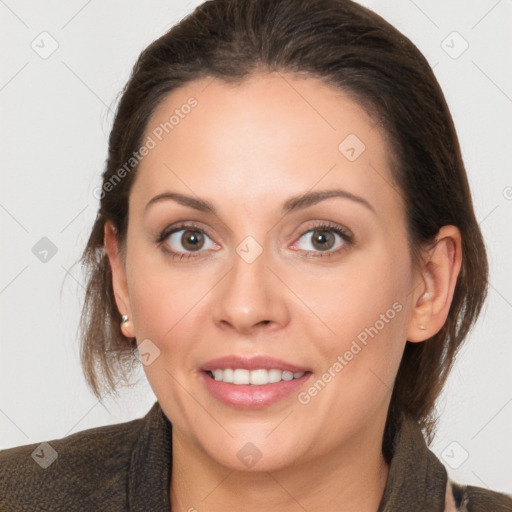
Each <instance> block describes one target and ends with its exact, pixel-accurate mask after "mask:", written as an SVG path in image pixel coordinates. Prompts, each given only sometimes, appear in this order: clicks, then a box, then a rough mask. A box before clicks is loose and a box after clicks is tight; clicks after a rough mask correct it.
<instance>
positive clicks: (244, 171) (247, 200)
mask: <svg viewBox="0 0 512 512" xmlns="http://www.w3.org/2000/svg"><path fill="white" fill-rule="evenodd" d="M149 139H151V141H152V142H151V146H152V149H151V150H150V151H149V152H148V153H147V155H146V156H144V158H143V159H142V160H141V162H140V164H139V167H138V170H137V178H136V180H135V184H134V187H133V190H132V194H131V196H133V198H132V197H131V198H130V201H131V202H133V203H134V206H136V205H137V204H139V203H142V202H143V201H147V200H149V199H150V198H151V197H153V196H154V195H157V194H159V193H162V192H163V191H165V190H170V191H179V192H182V193H186V194H192V195H197V196H199V197H202V198H208V199H211V201H212V202H213V203H215V204H219V207H220V208H222V206H223V203H224V204H233V205H236V204H237V203H238V204H240V205H241V206H243V208H244V209H245V211H246V212H249V211H252V210H253V209H257V208H258V205H259V204H261V200H263V199H265V200H266V201H268V202H269V203H275V204H281V203H282V202H283V199H285V198H286V197H288V196H292V195H297V194H300V193H304V192H306V191H308V190H312V189H327V188H339V187H342V188H344V189H346V190H347V191H349V192H351V193H354V194H358V195H364V197H365V198H366V199H368V201H369V202H371V203H372V204H373V205H374V207H375V208H376V209H381V210H382V211H385V210H386V209H389V208H395V209H396V208H397V206H398V203H399V202H400V198H399V194H397V188H396V187H395V186H393V185H392V183H393V179H392V177H391V173H390V164H389V162H390V160H391V159H390V154H389V148H388V146H387V144H386V142H385V140H384V138H383V136H382V133H381V131H380V128H379V127H378V126H377V125H376V122H375V121H374V120H373V119H372V118H371V117H370V116H369V115H368V114H367V113H366V111H365V110H364V109H363V108H362V107H361V106H360V105H359V104H358V103H356V102H355V101H354V100H352V99H351V98H350V97H349V96H348V95H347V94H346V93H345V92H343V91H341V90H339V89H336V88H333V87H331V86H329V85H327V84H325V83H323V82H321V81H320V80H317V79H315V78H312V77H307V78H297V77H296V76H291V75H289V74H288V75H287V74H283V73H268V74H257V75H253V76H251V77H250V78H248V79H246V80H244V81H243V82H241V83H237V84H229V83H226V82H224V81H221V80H219V79H212V78H205V79H201V80H197V81H194V82H190V83H189V84H187V85H185V86H183V87H181V88H179V89H177V90H175V91H173V92H172V93H170V94H169V95H168V96H167V97H166V98H165V99H164V100H163V101H162V102H161V103H160V105H159V106H158V108H157V109H156V110H155V112H154V113H153V115H152V117H151V118H150V120H149V122H148V124H147V127H146V131H145V136H144V140H145V141H149ZM148 145H149V144H148ZM132 199H133V201H132ZM139 206H140V205H139Z"/></svg>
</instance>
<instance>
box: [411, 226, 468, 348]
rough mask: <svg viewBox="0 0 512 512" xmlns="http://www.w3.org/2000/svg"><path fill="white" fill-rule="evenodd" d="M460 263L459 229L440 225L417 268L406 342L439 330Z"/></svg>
mask: <svg viewBox="0 0 512 512" xmlns="http://www.w3.org/2000/svg"><path fill="white" fill-rule="evenodd" d="M461 265H462V243H461V235H460V231H459V229H458V228H457V227H455V226H443V227H442V228H441V229H440V230H439V233H438V234H437V236H436V241H435V245H434V247H433V248H430V249H429V250H428V251H427V253H426V254H425V258H424V259H423V262H422V264H421V268H420V270H419V272H420V274H421V283H420V285H419V286H417V287H416V289H415V290H414V292H413V293H414V297H413V304H414V306H413V310H412V315H411V319H410V321H409V326H408V329H407V340H408V341H411V342H413V343H417V342H420V341H425V340H427V339H429V338H431V337H432V336H434V335H435V334H437V333H438V332H439V331H440V330H441V328H442V327H443V325H444V323H445V322H446V319H447V317H448V312H449V310H450V306H451V303H452V298H453V293H454V291H455V285H456V283H457V278H458V276H459V272H460V268H461Z"/></svg>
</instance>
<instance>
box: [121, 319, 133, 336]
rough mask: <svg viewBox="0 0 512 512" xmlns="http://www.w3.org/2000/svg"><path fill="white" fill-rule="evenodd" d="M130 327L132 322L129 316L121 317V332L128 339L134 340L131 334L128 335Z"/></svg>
mask: <svg viewBox="0 0 512 512" xmlns="http://www.w3.org/2000/svg"><path fill="white" fill-rule="evenodd" d="M129 326H130V320H129V319H128V315H122V316H121V332H122V333H123V334H124V335H125V336H126V337H127V338H132V336H130V335H129V334H127V330H128V327H129Z"/></svg>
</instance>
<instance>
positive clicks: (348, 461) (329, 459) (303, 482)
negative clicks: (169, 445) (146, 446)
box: [170, 426, 389, 512]
mask: <svg viewBox="0 0 512 512" xmlns="http://www.w3.org/2000/svg"><path fill="white" fill-rule="evenodd" d="M381 427H382V428H380V429H379V431H380V435H372V433H371V432H364V433H363V434H361V435H359V436H358V438H357V439H350V440H349V441H348V442H347V443H346V446H345V445H344V446H342V447H340V448H339V449H338V450H332V451H330V452H329V453H328V454H326V455H324V456H322V457H318V458H315V459H311V460H308V461H305V462H300V463H297V464H293V465H292V466H290V467H287V468H285V469H279V470H276V471H260V472H258V471H238V470H233V469H230V468H226V467H224V466H221V465H219V464H217V463H216V462H215V461H213V460H212V459H211V458H210V457H208V455H207V454H205V453H204V452H203V451H202V450H200V449H199V448H198V447H197V446H195V445H193V444H192V443H191V442H190V441H189V440H188V439H187V438H186V437H184V436H182V435H181V433H179V432H175V431H174V430H173V469H172V476H171V482H170V499H171V510H172V511H173V512H194V511H201V512H203V511H208V512H221V511H222V512H225V511H226V510H228V509H232V510H244V511H246V512H256V511H261V510H265V511H268V512H274V511H276V512H277V511H280V512H287V511H290V512H291V511H297V510H301V509H302V510H333V509H335V510H336V511H343V512H356V511H357V512H375V510H377V509H378V507H379V504H380V502H381V500H382V496H383V494H384V489H385V487H386V481H387V476H388V470H389V468H388V465H387V464H386V463H385V461H384V457H383V455H382V432H383V426H381ZM373 434H375V433H373Z"/></svg>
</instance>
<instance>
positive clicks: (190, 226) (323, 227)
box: [156, 221, 354, 260]
mask: <svg viewBox="0 0 512 512" xmlns="http://www.w3.org/2000/svg"><path fill="white" fill-rule="evenodd" d="M183 229H186V230H190V231H200V232H201V233H203V234H205V235H207V236H208V233H206V232H205V231H204V230H203V229H202V228H200V227H199V226H198V225H197V224H195V223H193V222H187V223H182V224H179V225H177V226H173V227H172V228H166V229H164V230H163V231H162V232H161V233H160V235H159V236H158V238H157V240H156V242H157V244H158V245H159V246H162V250H163V251H165V252H166V253H167V254H169V255H170V256H171V257H172V258H173V259H177V260H183V259H189V258H196V257H198V256H196V254H195V253H194V252H190V253H186V252H183V253H182V252H177V251H173V250H171V249H168V248H166V247H164V246H163V243H164V242H165V240H166V239H167V238H168V237H169V236H171V235H172V234H173V233H176V232H177V231H181V230H183ZM311 231H327V232H334V233H336V234H338V235H339V236H340V237H341V239H342V240H343V242H344V244H343V245H342V246H341V247H339V248H338V249H336V250H335V251H329V252H328V251H319V252H317V251H306V252H308V253H311V252H312V253H313V255H310V256H306V257H311V258H329V257H332V256H335V255H337V254H338V253H339V252H341V251H343V250H344V249H346V246H347V245H348V246H351V245H353V243H354V240H353V235H352V234H351V233H350V231H348V230H347V229H345V228H342V227H341V226H338V225H337V224H330V223H328V222H326V221H321V222H318V223H315V224H314V225H313V226H310V227H309V228H308V229H307V230H306V231H304V232H303V233H302V234H301V235H300V236H299V238H298V239H299V240H300V239H301V238H302V237H303V236H304V235H305V234H306V233H309V232H311ZM197 252H198V253H200V252H201V251H197Z"/></svg>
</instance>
